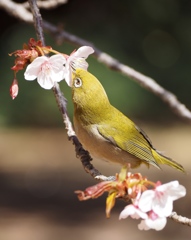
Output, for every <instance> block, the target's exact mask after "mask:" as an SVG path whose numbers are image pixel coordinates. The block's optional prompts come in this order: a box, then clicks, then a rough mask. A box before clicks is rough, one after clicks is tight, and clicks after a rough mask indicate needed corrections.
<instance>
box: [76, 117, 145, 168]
mask: <svg viewBox="0 0 191 240" xmlns="http://www.w3.org/2000/svg"><path fill="white" fill-rule="evenodd" d="M74 127H75V132H76V135H77V137H78V139H79V140H80V142H81V143H82V145H83V147H84V148H85V149H86V150H87V151H88V152H89V153H90V154H91V156H92V157H94V158H98V159H101V160H105V161H108V162H113V163H118V164H121V165H124V164H126V163H130V164H131V168H135V167H138V166H139V165H140V163H141V161H140V160H139V159H138V158H136V157H135V156H133V155H132V154H130V153H128V152H126V151H124V150H122V149H121V148H119V147H117V146H116V145H113V144H112V143H111V142H110V141H108V140H107V139H105V138H104V137H103V136H102V135H100V133H99V131H98V128H97V127H98V125H97V124H91V125H86V126H83V125H82V124H81V123H80V122H79V121H78V120H77V119H75V118H74Z"/></svg>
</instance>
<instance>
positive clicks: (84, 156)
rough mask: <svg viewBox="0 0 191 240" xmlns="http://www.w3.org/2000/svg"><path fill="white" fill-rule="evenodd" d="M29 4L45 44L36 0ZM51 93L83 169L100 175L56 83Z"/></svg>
mask: <svg viewBox="0 0 191 240" xmlns="http://www.w3.org/2000/svg"><path fill="white" fill-rule="evenodd" d="M29 5H30V8H31V11H32V13H33V19H34V26H35V30H36V34H37V38H38V39H39V40H41V42H42V43H43V45H44V46H45V40H44V34H43V28H42V17H41V14H40V11H39V8H38V6H37V4H36V0H29ZM53 93H54V96H55V98H56V101H57V104H58V107H59V110H60V112H61V114H62V119H63V122H64V123H65V126H66V129H67V134H68V137H69V140H71V141H72V143H73V144H74V145H75V151H76V155H77V157H79V158H80V160H81V162H82V165H83V167H84V169H85V170H86V172H88V173H89V174H90V175H91V176H93V177H94V178H95V177H97V176H99V175H101V173H100V172H99V171H98V170H97V169H95V168H94V166H93V165H92V164H91V163H90V161H91V160H92V158H91V156H90V154H89V152H88V151H86V150H85V149H84V148H83V147H82V144H81V143H80V142H79V140H78V138H77V136H76V134H75V132H74V130H73V127H72V123H71V121H70V119H69V117H68V113H67V100H66V98H65V97H64V95H63V93H62V92H61V90H60V87H59V84H58V83H55V84H54V87H53Z"/></svg>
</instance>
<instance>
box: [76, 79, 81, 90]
mask: <svg viewBox="0 0 191 240" xmlns="http://www.w3.org/2000/svg"><path fill="white" fill-rule="evenodd" d="M74 86H75V87H76V88H79V87H81V86H82V80H81V79H80V78H76V79H75V80H74Z"/></svg>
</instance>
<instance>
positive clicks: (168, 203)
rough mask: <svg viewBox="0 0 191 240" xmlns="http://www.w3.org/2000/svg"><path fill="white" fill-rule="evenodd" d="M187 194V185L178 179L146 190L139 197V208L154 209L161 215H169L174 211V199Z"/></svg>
mask: <svg viewBox="0 0 191 240" xmlns="http://www.w3.org/2000/svg"><path fill="white" fill-rule="evenodd" d="M185 194H186V189H185V187H184V186H182V185H179V182H178V181H172V182H169V183H166V184H163V185H159V186H157V187H156V188H155V189H154V190H146V191H144V192H143V193H142V195H141V197H140V199H139V208H140V209H141V210H142V211H143V212H148V211H151V210H153V211H154V212H155V213H156V214H157V215H158V216H160V217H168V216H169V215H170V214H171V213H172V209H173V201H174V200H177V199H178V198H181V197H184V196H185Z"/></svg>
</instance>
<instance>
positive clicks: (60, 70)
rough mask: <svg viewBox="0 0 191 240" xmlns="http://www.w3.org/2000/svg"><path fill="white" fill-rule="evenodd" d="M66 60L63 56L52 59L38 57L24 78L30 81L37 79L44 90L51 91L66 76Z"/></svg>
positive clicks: (59, 55) (55, 56)
mask: <svg viewBox="0 0 191 240" xmlns="http://www.w3.org/2000/svg"><path fill="white" fill-rule="evenodd" d="M65 62H66V59H65V58H64V56H63V55H61V54H56V55H53V56H51V57H46V56H41V57H37V58H36V59H35V60H34V61H33V62H32V63H31V64H29V65H28V66H27V68H26V71H25V73H24V77H25V79H26V80H28V81H33V80H35V79H36V78H37V82H38V83H39V84H40V86H41V87H42V88H45V89H51V88H52V87H53V86H54V83H55V82H60V81H61V80H63V79H64V76H65V72H66V71H65V67H64V66H63V65H64V64H65Z"/></svg>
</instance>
